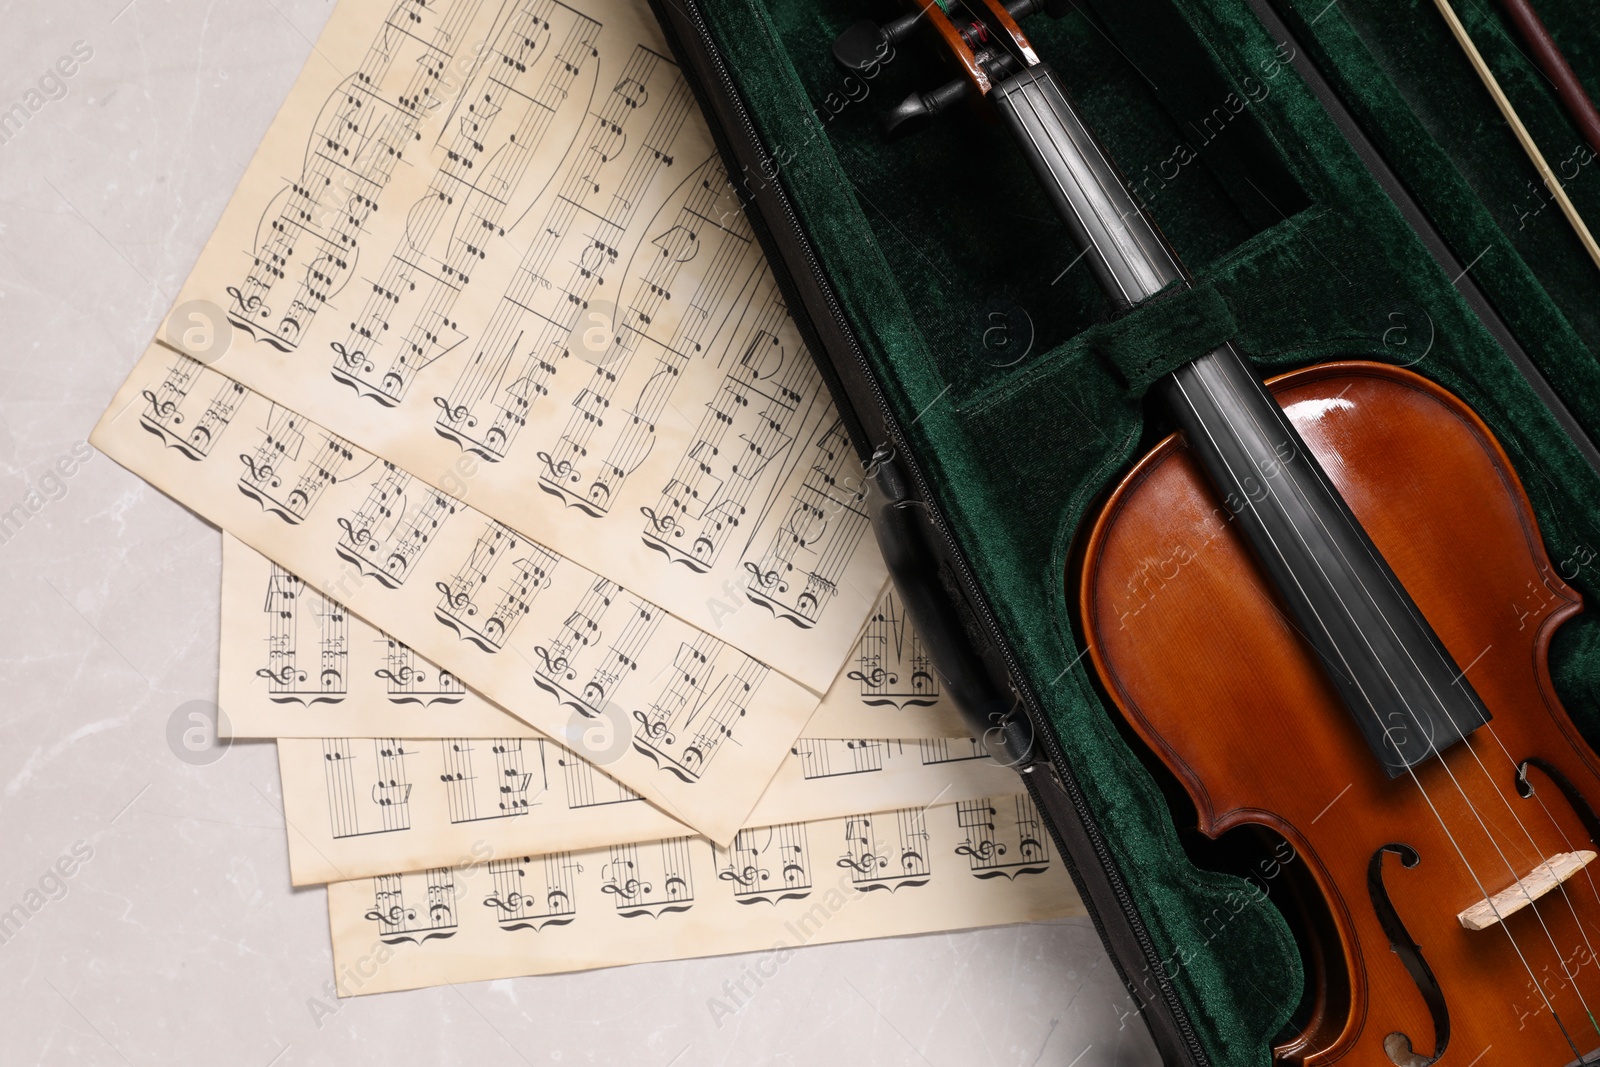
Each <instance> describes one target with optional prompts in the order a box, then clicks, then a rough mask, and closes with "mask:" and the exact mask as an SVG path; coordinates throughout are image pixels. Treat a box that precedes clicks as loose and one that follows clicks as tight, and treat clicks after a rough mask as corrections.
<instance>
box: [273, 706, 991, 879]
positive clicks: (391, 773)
mask: <svg viewBox="0 0 1600 1067" xmlns="http://www.w3.org/2000/svg"><path fill="white" fill-rule="evenodd" d="M278 764H279V771H280V773H281V775H282V779H283V810H284V821H285V823H286V824H287V826H288V831H289V870H290V875H291V880H292V881H293V883H294V884H295V885H310V884H315V883H321V882H332V881H340V880H345V879H350V878H356V877H361V876H367V875H377V874H382V873H384V872H386V871H392V870H395V869H400V870H407V871H413V870H422V869H424V868H427V867H438V866H459V865H460V864H462V863H470V862H473V861H475V860H480V859H482V858H483V857H484V856H485V855H493V856H509V855H538V854H541V853H546V852H558V851H571V850H574V849H588V848H595V847H598V846H601V845H612V844H624V843H627V842H634V841H649V840H652V839H655V838H659V837H672V836H682V835H685V834H690V833H692V831H691V830H690V828H689V827H686V826H684V825H683V824H682V823H679V822H675V821H674V820H672V819H670V818H668V817H667V816H665V815H663V814H662V813H661V811H660V810H659V809H657V808H654V807H652V806H651V805H649V804H646V803H644V802H643V801H642V800H641V799H640V798H639V795H638V794H637V793H635V792H633V791H632V790H630V789H628V788H626V787H625V786H623V785H621V784H619V783H618V782H616V781H615V780H614V779H612V778H609V777H607V776H606V774H605V772H604V771H603V770H601V769H600V768H598V767H596V766H595V765H594V764H592V763H589V762H587V761H585V760H583V759H580V758H578V757H577V756H575V755H573V753H572V752H571V751H570V750H568V749H566V748H563V747H562V746H560V745H558V744H556V743H555V742H553V741H547V740H544V739H542V738H519V737H501V738H464V737H455V738H446V739H442V740H439V739H435V740H425V739H411V740H405V739H398V738H377V739H374V738H327V739H322V740H313V739H310V738H285V739H282V740H280V741H279V742H278ZM1020 792H1022V779H1021V778H1020V777H1019V776H1018V775H1017V773H1016V772H1015V771H1013V770H1010V769H1009V768H1006V767H1003V766H1001V765H999V764H997V763H996V762H995V761H994V760H993V759H991V758H989V755H988V753H986V752H985V751H984V749H983V747H982V746H981V745H979V744H977V743H976V742H974V741H971V740H968V739H965V738H962V739H951V740H939V739H930V740H922V741H889V740H821V739H809V738H802V739H801V740H799V741H796V742H795V746H794V750H793V752H792V753H791V754H790V755H789V757H788V758H787V759H786V760H785V761H784V763H783V766H782V767H781V768H780V769H779V771H778V774H777V775H776V777H774V778H773V780H772V782H771V783H770V784H769V785H768V786H767V789H766V792H765V793H763V794H762V797H761V801H760V803H758V804H757V805H756V808H755V811H754V812H752V813H751V815H750V822H751V824H752V825H757V826H766V825H770V824H773V823H778V822H809V821H812V820H815V819H824V818H833V817H837V816H842V815H848V814H850V813H852V812H856V811H860V810H862V809H863V808H870V809H873V810H887V809H890V808H897V807H904V806H910V805H915V806H917V807H926V806H928V805H929V804H932V803H934V802H938V803H942V804H950V803H954V802H956V801H965V800H973V799H976V798H978V797H983V796H1003V795H1008V794H1012V793H1020ZM485 850H487V852H486V851H485Z"/></svg>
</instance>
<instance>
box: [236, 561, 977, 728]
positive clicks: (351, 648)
mask: <svg viewBox="0 0 1600 1067" xmlns="http://www.w3.org/2000/svg"><path fill="white" fill-rule="evenodd" d="M280 570H281V568H276V565H275V564H273V563H272V561H271V560H269V559H267V558H266V557H265V556H263V555H261V553H259V552H257V551H255V550H254V549H252V548H250V547H249V546H248V545H246V544H244V543H243V542H241V541H240V540H238V538H236V537H233V536H232V535H231V534H225V535H224V536H223V545H222V645H221V654H220V660H221V682H220V695H219V697H218V701H219V703H220V705H221V707H222V709H223V713H224V714H223V716H222V721H221V723H220V724H219V729H221V731H222V732H223V733H224V735H225V736H232V737H314V738H321V737H328V736H339V737H402V738H437V737H440V736H443V735H445V734H449V735H450V736H451V737H472V738H495V737H539V736H542V735H541V734H539V732H538V731H536V730H534V729H533V728H532V727H531V726H529V725H528V724H527V723H525V722H523V721H522V720H521V719H518V718H516V717H515V716H513V715H511V714H510V713H509V712H506V711H504V710H503V709H501V708H500V707H498V706H496V705H495V704H492V703H490V702H489V701H488V700H485V699H484V698H483V697H482V696H479V695H478V694H477V693H476V692H474V691H473V690H472V689H470V688H468V687H467V686H466V685H464V684H463V683H462V681H461V680H460V679H459V678H457V677H455V676H454V675H453V674H451V673H450V672H449V671H447V670H442V669H441V668H439V667H437V666H435V665H434V664H433V663H432V662H431V661H429V660H427V659H425V658H424V657H422V656H419V655H418V654H417V653H416V652H415V651H414V650H412V649H411V648H410V647H409V646H407V645H405V644H404V643H402V642H400V641H397V640H395V639H394V638H392V637H389V636H388V635H387V634H385V633H383V632H382V631H380V630H378V629H377V628H376V627H374V626H371V625H369V624H368V623H366V622H365V621H363V620H362V619H359V618H357V617H355V616H349V617H348V619H347V629H346V631H345V632H344V634H343V636H344V642H343V643H344V664H343V666H342V667H341V668H340V669H338V671H337V672H336V673H329V674H323V673H321V672H318V674H317V676H316V677H311V676H310V675H309V674H308V675H307V677H306V679H305V681H303V682H302V681H300V680H298V677H297V676H295V675H290V676H287V677H285V676H284V675H283V674H282V671H281V669H279V670H274V669H273V668H272V654H273V653H272V649H273V641H274V632H275V629H276V628H277V627H278V622H277V619H278V616H277V614H276V612H275V610H274V598H273V595H272V591H273V588H274V583H281V582H283V581H286V580H287V576H286V575H283V574H280V573H279V571H280ZM300 595H301V597H302V598H303V600H304V602H303V603H302V604H301V605H300V608H301V612H302V613H303V614H304V615H305V616H306V618H308V619H317V618H320V617H321V616H322V615H323V614H325V612H326V610H327V609H326V607H324V606H322V605H320V603H319V601H320V599H321V594H320V593H318V592H316V590H315V589H314V588H312V587H310V586H303V587H301V593H300ZM579 725H581V724H579ZM965 729H966V727H965V726H964V724H963V723H962V721H961V717H960V715H959V714H958V713H957V712H956V711H955V709H954V708H953V707H952V706H951V705H950V704H949V702H948V701H947V700H946V699H945V698H944V696H943V694H942V692H941V691H940V683H939V680H938V676H937V675H935V674H934V673H933V672H932V671H930V670H929V669H928V666H927V663H926V656H925V654H924V653H923V652H922V650H921V642H920V640H919V639H918V638H917V636H916V633H915V631H914V630H912V629H911V628H910V625H909V624H908V623H906V622H905V621H904V618H903V614H902V613H901V611H900V607H899V603H898V601H897V600H896V599H895V597H894V594H893V593H892V592H885V594H884V597H883V599H882V600H880V601H879V604H878V606H877V608H876V609H875V610H874V613H873V616H872V617H870V618H869V620H868V623H867V628H866V629H865V630H864V631H863V632H862V635H861V637H860V639H859V640H858V642H857V648H856V649H855V650H854V651H853V652H852V654H851V658H850V660H849V661H848V662H847V663H846V664H845V666H844V668H843V669H842V670H841V671H840V672H839V677H837V678H835V679H834V683H833V685H832V686H831V687H830V688H829V689H828V692H827V695H826V696H824V697H823V700H822V705H821V706H820V707H819V708H817V710H816V712H815V713H813V715H812V716H811V719H810V720H808V721H807V723H806V726H805V729H804V730H803V731H802V736H805V737H844V736H847V735H850V734H852V733H870V734H871V735H872V736H874V737H894V738H925V737H927V738H932V737H960V736H961V735H962V733H963V731H964V730H965ZM567 740H568V741H569V743H570V741H571V739H570V738H567Z"/></svg>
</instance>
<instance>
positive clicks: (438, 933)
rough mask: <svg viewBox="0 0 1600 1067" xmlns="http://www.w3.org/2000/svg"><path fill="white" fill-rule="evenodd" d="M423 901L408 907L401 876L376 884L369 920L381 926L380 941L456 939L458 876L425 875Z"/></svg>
mask: <svg viewBox="0 0 1600 1067" xmlns="http://www.w3.org/2000/svg"><path fill="white" fill-rule="evenodd" d="M423 878H425V879H426V884H425V887H424V898H423V900H422V901H421V902H420V903H418V904H415V905H408V904H407V902H406V899H405V881H406V879H405V878H403V877H402V876H401V875H398V874H386V875H383V876H381V877H378V878H374V879H373V880H372V907H371V908H370V909H368V911H367V913H366V916H365V918H366V919H367V920H368V921H369V922H375V923H377V924H378V940H379V941H382V942H383V943H384V944H386V945H398V944H400V943H402V942H406V941H409V942H411V943H413V944H417V945H420V944H422V943H424V942H426V941H432V940H435V939H444V938H448V937H454V936H455V934H456V928H457V919H456V883H455V873H454V872H453V871H451V870H450V869H449V868H448V867H439V868H435V869H434V870H430V871H428V872H426V873H425V874H424V875H423Z"/></svg>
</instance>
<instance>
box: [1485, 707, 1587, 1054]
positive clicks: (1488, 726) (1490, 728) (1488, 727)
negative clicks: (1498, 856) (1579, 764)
mask: <svg viewBox="0 0 1600 1067" xmlns="http://www.w3.org/2000/svg"><path fill="white" fill-rule="evenodd" d="M1482 729H1483V730H1484V732H1486V733H1487V734H1488V735H1489V736H1490V737H1492V738H1494V743H1495V745H1496V746H1497V747H1499V749H1500V751H1501V752H1502V753H1504V754H1505V757H1506V762H1507V763H1508V764H1510V766H1511V769H1512V772H1513V773H1514V774H1515V775H1517V776H1518V777H1520V778H1523V780H1524V781H1527V778H1526V775H1524V774H1523V771H1522V768H1521V767H1520V766H1519V765H1518V763H1517V761H1516V759H1515V758H1514V757H1513V756H1512V755H1511V750H1510V749H1508V748H1506V743H1505V742H1504V741H1502V740H1500V735H1499V734H1497V733H1495V731H1494V724H1493V723H1485V724H1484V725H1483V727H1482ZM1527 784H1528V792H1529V793H1530V794H1531V795H1532V796H1533V798H1534V800H1536V801H1538V802H1539V807H1540V808H1541V809H1542V810H1543V811H1544V814H1545V818H1547V819H1549V820H1550V825H1551V826H1553V827H1554V828H1555V831H1556V833H1557V834H1559V835H1560V836H1561V843H1562V844H1564V845H1565V846H1566V847H1567V851H1568V852H1575V851H1577V850H1576V849H1574V848H1573V847H1572V838H1571V837H1569V836H1568V835H1567V831H1566V830H1565V829H1564V828H1563V827H1562V826H1561V824H1560V823H1559V822H1557V821H1556V817H1555V813H1554V812H1552V811H1551V810H1550V807H1549V805H1547V804H1546V803H1545V802H1544V797H1543V796H1541V795H1540V793H1539V790H1538V789H1536V788H1534V785H1533V783H1532V782H1531V781H1529V782H1528V783H1527ZM1582 869H1583V876H1584V879H1585V880H1586V881H1587V882H1588V883H1589V888H1590V890H1591V891H1593V893H1594V895H1595V900H1596V901H1597V902H1600V885H1596V884H1595V880H1594V873H1593V872H1592V871H1591V870H1590V868H1589V865H1588V864H1584V866H1583V868H1582ZM1557 887H1558V888H1559V889H1560V890H1561V893H1562V895H1563V896H1567V883H1566V880H1563V881H1561V882H1558V883H1557ZM1567 905H1568V907H1570V908H1572V918H1573V921H1574V922H1575V923H1576V924H1577V927H1578V932H1579V933H1580V934H1582V935H1583V947H1584V948H1585V949H1587V950H1588V952H1589V957H1590V958H1591V959H1595V958H1596V957H1595V951H1594V945H1593V944H1592V943H1591V942H1590V941H1589V931H1588V928H1587V927H1586V926H1585V925H1584V922H1583V919H1582V918H1581V917H1580V916H1579V915H1578V909H1577V906H1576V905H1575V904H1573V903H1572V900H1571V898H1570V897H1568V899H1567ZM1562 970H1563V971H1564V972H1566V974H1567V978H1568V979H1569V980H1573V981H1574V984H1576V981H1575V979H1576V975H1575V973H1574V972H1572V971H1570V970H1569V969H1568V968H1567V966H1566V964H1565V961H1563V963H1562ZM1590 1021H1591V1023H1592V1022H1594V1020H1592V1019H1591V1020H1590ZM1596 1026H1597V1029H1600V1024H1596Z"/></svg>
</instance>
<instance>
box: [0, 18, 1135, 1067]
mask: <svg viewBox="0 0 1600 1067" xmlns="http://www.w3.org/2000/svg"><path fill="white" fill-rule="evenodd" d="M330 10H331V4H329V3H325V2H323V0H214V2H210V3H206V2H202V0H131V2H130V0H11V2H0V117H3V116H4V115H6V114H11V115H12V116H13V117H12V119H11V121H10V122H9V123H5V122H3V121H0V327H3V329H0V359H3V366H4V374H3V377H0V513H5V512H8V511H10V509H12V508H13V507H14V506H15V505H18V504H20V505H22V506H23V508H24V509H25V511H26V519H25V521H22V522H20V523H13V524H12V525H10V526H6V525H0V602H3V603H4V605H5V610H4V611H3V612H0V684H3V689H0V692H3V694H4V697H3V704H0V843H3V846H4V851H3V853H0V855H3V858H0V913H5V912H7V911H9V910H10V909H12V908H13V907H14V906H15V905H18V904H21V905H23V913H24V914H26V916H27V921H26V922H25V923H16V922H15V921H13V923H12V924H11V925H0V994H3V996H4V1001H5V1006H6V1007H5V1011H4V1013H3V1017H0V1064H4V1065H6V1067H10V1065H13V1064H32V1063H52V1064H54V1063H60V1064H73V1065H84V1067H88V1065H97V1064H135V1065H143V1064H163V1065H166V1064H201V1063H204V1064H229V1065H239V1067H266V1065H268V1064H272V1065H275V1067H291V1065H298V1064H340V1063H349V1064H357V1063H360V1064H369V1063H394V1064H413V1063H430V1064H434V1063H437V1064H472V1065H475V1067H476V1065H481V1067H493V1065H499V1064H519V1063H522V1064H534V1063H553V1062H561V1061H565V1062H579V1063H628V1064H630V1065H651V1064H658V1065H666V1064H678V1065H690V1064H721V1063H737V1064H741V1065H748V1064H768V1063H771V1064H819V1063H842V1062H848V1063H850V1064H852V1065H855V1067H868V1065H873V1064H934V1065H939V1067H943V1065H946V1064H949V1065H956V1064H960V1065H981V1064H1008V1065H1009V1064H1018V1065H1031V1064H1058V1065H1077V1067H1103V1065H1110V1064H1128V1065H1139V1064H1152V1063H1154V1062H1156V1057H1155V1055H1154V1052H1153V1050H1152V1048H1151V1046H1150V1043H1149V1039H1148V1037H1147V1036H1146V1035H1145V1033H1144V1030H1143V1027H1142V1026H1141V1024H1140V1023H1139V1022H1138V1020H1137V1018H1135V1017H1132V1016H1130V1015H1129V1014H1128V1011H1129V1007H1130V1006H1129V1004H1128V1000H1127V997H1126V995H1125V994H1124V993H1123V991H1122V989H1121V988H1120V986H1119V983H1118V982H1117V979H1116V976H1115V975H1114V973H1113V972H1112V968H1111V965H1110V963H1109V962H1108V960H1107V959H1106V956H1105V954H1104V952H1103V951H1102V949H1101V948H1100V945H1099V942H1098V941H1097V940H1096V938H1095V936H1094V931H1093V929H1092V928H1091V927H1090V925H1089V923H1088V922H1087V921H1086V920H1079V921H1067V922H1061V923H1054V924H1047V925H1039V926H1028V927H1017V928H1007V929H999V930H988V931H979V932H974V933H963V934H955V935H950V936H929V937H917V938H904V939H898V940H887V941H876V942H865V943H860V944H850V945H835V946H823V947H814V948H807V949H803V950H801V951H800V952H799V953H798V954H797V955H796V956H795V957H794V958H793V959H792V960H791V961H790V963H789V964H788V965H787V966H785V967H784V968H783V969H782V970H781V971H780V972H779V974H778V975H777V977H776V978H774V979H773V980H771V981H769V982H767V983H766V984H765V985H764V986H763V988H762V989H761V990H759V991H758V993H757V994H756V995H755V996H754V997H753V998H752V1000H751V1001H750V1002H749V1003H748V1004H747V1005H745V1006H744V1008H743V1009H742V1010H741V1011H739V1012H738V1013H737V1014H736V1015H734V1016H733V1017H731V1018H721V1019H720V1020H718V1019H715V1018H713V1016H712V1014H711V1012H710V1011H709V1010H708V1005H707V1002H708V999H709V998H711V997H712V996H715V995H718V994H719V992H720V991H721V989H722V986H723V983H724V982H725V981H727V980H728V979H730V978H737V977H738V976H739V975H740V973H741V967H742V965H743V963H744V962H745V961H744V960H741V959H740V958H737V957H724V958H719V959H709V960H696V961H690V962H683V963H664V964H653V965H648V966H639V967H628V968H621V969H615V970H608V971H601V972H596V973H592V974H580V975H570V976H563V977H555V978H536V979H521V980H516V981H500V982H493V983H484V984H478V985H469V986H461V987H455V988H444V989H435V990H426V991H421V992H415V993H402V994H393V995H388V996H380V997H366V998H356V999H353V1000H346V1001H337V1000H335V999H333V998H332V997H331V996H330V995H329V993H328V991H327V986H328V983H329V982H330V981H331V979H332V970H331V954H330V949H329V943H328V923H327V911H326V907H325V901H324V894H323V892H322V890H320V889H311V890H294V889H291V888H290V886H289V882H288V864H287V856H286V852H285V844H284V830H283V825H282V820H281V817H280V816H279V814H278V807H277V803H278V791H279V790H278V776H277V767H276V757H275V754H274V750H273V747H272V746H271V744H238V745H235V746H233V747H232V748H231V749H229V750H228V751H227V752H226V753H224V754H223V755H222V757H221V758H220V759H218V760H216V761H215V762H212V763H209V764H205V765H196V764H195V763H193V762H189V761H185V760H183V759H180V758H178V756H177V755H175V754H174V751H173V749H172V747H171V746H170V745H169V742H168V736H169V723H170V722H171V721H172V719H173V716H174V713H175V712H177V711H178V709H180V708H182V707H183V706H184V705H185V704H187V703H188V702H190V701H194V700H207V699H214V697H215V691H216V652H217V648H216V641H217V632H216V622H217V596H218V588H217V585H218V569H219V553H220V535H219V534H218V532H217V531H216V530H215V529H213V528H212V527H210V526H207V525H206V524H205V523H203V522H201V521H200V520H199V519H197V518H196V517H195V516H194V515H192V514H190V513H189V512H187V511H185V510H184V509H183V508H181V507H179V506H178V505H176V504H174V503H173V502H172V501H170V500H168V499H167V498H165V497H163V496H162V495H161V494H160V493H157V492H156V491H154V490H153V489H150V488H149V487H147V486H146V485H144V484H143V483H142V482H140V481H139V480H138V479H137V478H135V477H133V476H132V475H130V474H128V473H127V472H126V471H124V470H122V469H121V468H119V467H117V466H116V465H115V464H113V463H112V462H111V461H110V460H109V459H107V458H105V457H104V456H100V455H91V454H89V451H88V448H87V446H86V445H85V444H84V439H85V437H86V436H87V435H88V432H89V429H90V427H91V426H92V425H93V423H94V421H95V419H96V417H97V416H98V415H99V413H100V410H101V409H102V407H103V406H104V405H105V404H106V403H107V401H108V400H109V398H110V396H111V394H112V392H113V390H114V389H115V388H116V387H117V386H118V384H119V383H120V382H121V381H122V379H123V377H124V375H125V374H126V373H127V371H128V369H129V368H130V367H131V366H132V364H133V362H134V359H135V358H136V357H137V356H138V354H139V353H140V351H141V350H142V349H143V347H144V345H145V344H146V342H147V341H148V340H149V338H150V337H151V336H152V334H153V333H154V331H155V328H156V325H157V322H158V320H159V319H160V317H161V315H162V313H163V312H164V311H165V310H166V308H167V306H168V304H169V302H170V301H171V300H172V297H173V295H174V294H175V293H176V292H177V290H178V286H179V284H180V283H181V281H182V280H183V278H184V276H185V275H186V274H187V273H188V271H189V268H190V265H191V264H192V263H193V261H194V259H195V257H196V255H197V254H198V253H199V251H200V247H201V245H202V243H203V242H204V240H205V238H206V236H207V235H208V234H209V232H210V230H211V227H212V226H213V224H214V223H215V221H216V219H217V216H218V215H219V214H220V212H221V211H222V207H223V205H224V203H225V202H226V201H227V198H228V195H229V193H230V192H231V190H232V189H233V185H234V183H235V182H236V181H237V180H238V178H239V176H240V175H241V174H242V173H243V171H244V168H245V165H246V163H247V162H248V161H249V159H250V155H251V153H252V152H253V151H254V150H255V146H256V143H257V142H258V140H259V139H260V137H261V135H262V133H263V131H264V130H265V129H266V127H267V124H268V122H269V121H270V120H271V118H272V115H273V113H274V112H275V111H276V109H277V107H278V104H279V103H280V101H281V100H282V99H283V97H284V94H285V93H287V91H288V89H289V86H290V84H291V83H292V81H293V80H294V77H295V75H296V73H297V72H298V71H299V69H300V67H301V65H302V63H304V62H305V61H306V58H307V57H308V56H309V55H311V50H312V41H313V40H315V38H316V35H317V33H318V31H319V29H320V27H321V25H322V23H323V21H324V20H325V19H326V18H327V17H328V14H329V12H330ZM68 72H70V73H68ZM14 105H21V108H22V112H21V114H22V115H23V116H24V117H25V121H23V120H22V119H20V118H17V117H16V116H17V114H18V113H17V112H16V111H15V110H14ZM85 456H88V458H87V459H85V458H84V457H85ZM180 747H181V746H180ZM719 1021H720V1025H719Z"/></svg>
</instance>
